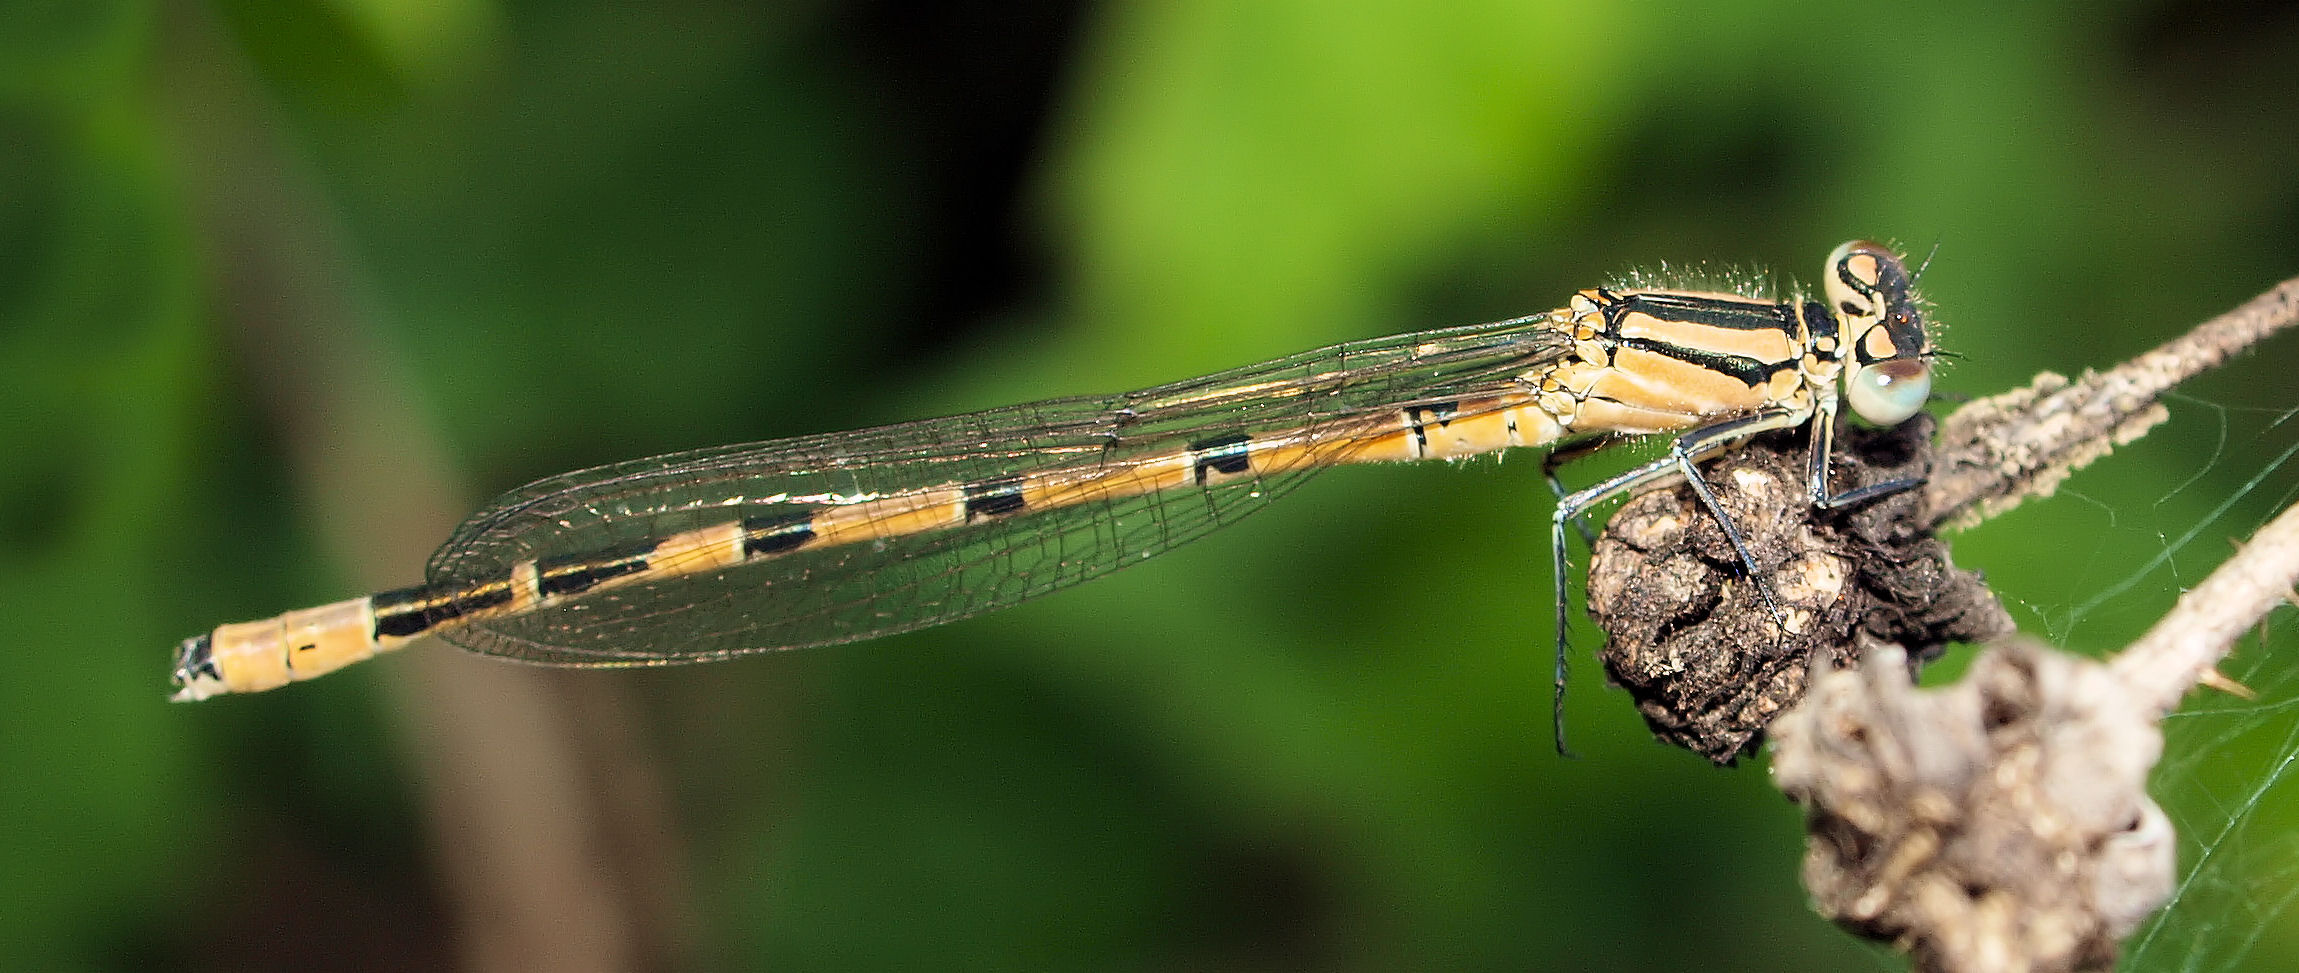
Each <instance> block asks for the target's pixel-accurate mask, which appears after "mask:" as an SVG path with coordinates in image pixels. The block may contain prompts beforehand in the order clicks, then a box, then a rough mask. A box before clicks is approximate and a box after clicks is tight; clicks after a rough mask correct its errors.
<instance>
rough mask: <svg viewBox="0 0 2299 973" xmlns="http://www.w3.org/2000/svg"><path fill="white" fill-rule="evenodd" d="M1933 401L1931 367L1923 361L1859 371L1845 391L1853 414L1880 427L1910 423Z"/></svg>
mask: <svg viewBox="0 0 2299 973" xmlns="http://www.w3.org/2000/svg"><path fill="white" fill-rule="evenodd" d="M1931 397H1932V366H1930V365H1928V364H1925V363H1924V361H1923V359H1920V358H1900V359H1895V360H1892V361H1887V362H1878V363H1876V364H1874V365H1870V366H1868V367H1866V368H1862V369H1859V370H1857V371H1855V372H1853V373H1852V380H1851V381H1849V382H1846V383H1845V388H1844V398H1845V399H1846V400H1847V401H1849V402H1850V403H1851V404H1852V411H1854V412H1857V413H1859V414H1860V418H1862V419H1866V420H1868V421H1869V422H1872V423H1875V424H1876V425H1879V426H1897V425H1899V424H1901V423H1903V422H1906V421H1908V417H1909V416H1913V415H1915V414H1916V413H1917V412H1920V411H1922V410H1923V408H1924V402H1925V401H1926V400H1928V399H1930V398H1931Z"/></svg>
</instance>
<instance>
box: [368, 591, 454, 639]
mask: <svg viewBox="0 0 2299 973" xmlns="http://www.w3.org/2000/svg"><path fill="white" fill-rule="evenodd" d="M435 600H437V599H436V598H434V597H433V595H432V594H431V589H429V588H426V587H422V586H420V585H418V586H416V587H413V588H401V589H399V590H397V591H386V592H384V593H382V594H379V595H374V596H372V597H370V598H368V599H367V607H368V609H369V610H370V611H372V612H374V613H375V631H374V633H373V634H374V636H375V637H376V638H382V637H383V636H386V635H389V636H393V637H396V638H407V637H409V636H413V635H419V634H421V633H422V632H423V631H424V630H425V629H428V628H430V627H431V603H432V602H433V601H435Z"/></svg>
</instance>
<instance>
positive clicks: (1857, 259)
mask: <svg viewBox="0 0 2299 973" xmlns="http://www.w3.org/2000/svg"><path fill="white" fill-rule="evenodd" d="M1825 280H1826V281H1827V293H1828V306H1829V309H1830V311H1831V313H1833V314H1835V315H1836V319H1837V320H1838V321H1839V322H1841V331H1840V333H1841V334H1842V336H1843V339H1844V341H1845V342H1846V343H1847V346H1848V349H1847V350H1848V352H1849V354H1847V355H1846V356H1845V368H1844V399H1845V401H1846V402H1847V403H1848V404H1850V405H1851V406H1852V411H1854V412H1856V413H1859V415H1860V418H1862V419H1866V420H1868V421H1869V422H1872V423H1875V424H1877V425H1879V426H1895V425H1899V424H1900V423H1902V422H1905V421H1907V420H1908V418H1909V417H1910V416H1913V415H1915V414H1916V413H1917V412H1918V411H1921V410H1922V409H1923V408H1924V402H1925V400H1927V399H1929V398H1931V396H1932V365H1931V362H1930V360H1929V357H1928V356H1929V355H1930V354H1931V350H1932V339H1931V336H1930V335H1929V334H1928V333H1927V332H1926V331H1925V329H1924V315H1923V310H1922V308H1921V307H1920V306H1919V304H1918V301H1917V299H1916V288H1915V283H1914V281H1913V280H1912V279H1911V278H1910V276H1909V274H1908V266H1907V264H1906V263H1904V262H1902V261H1901V259H1900V255H1899V254H1896V253H1893V252H1892V250H1891V248H1889V247H1886V246H1884V245H1883V244H1880V243H1870V242H1868V241H1866V240H1854V241H1852V242H1850V243H1847V244H1844V245H1843V246H1840V247H1837V248H1836V252H1835V253H1832V254H1829V255H1828V270H1827V274H1826V276H1825Z"/></svg>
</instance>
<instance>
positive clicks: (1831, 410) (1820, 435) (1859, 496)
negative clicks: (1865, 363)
mask: <svg viewBox="0 0 2299 973" xmlns="http://www.w3.org/2000/svg"><path fill="white" fill-rule="evenodd" d="M1835 447H1836V399H1835V397H1833V396H1830V397H1828V398H1825V399H1822V400H1821V401H1820V404H1819V407H1818V408H1817V409H1815V410H1814V415H1813V418H1812V451H1811V453H1810V454H1808V457H1807V459H1806V462H1805V471H1806V480H1805V484H1804V492H1805V494H1806V495H1807V496H1809V497H1810V498H1811V500H1812V505H1813V506H1814V507H1818V508H1820V509H1822V510H1840V509H1843V508H1845V507H1851V506H1857V505H1859V504H1863V503H1867V502H1868V501H1870V500H1874V499H1876V498H1878V497H1887V496H1891V495H1892V494H1895V493H1899V492H1900V491H1902V490H1909V489H1913V488H1915V487H1918V486H1921V485H1923V482H1924V479H1923V478H1922V477H1915V476H1911V477H1903V478H1901V479H1897V480H1885V481H1884V482H1882V483H1871V484H1868V485H1867V486H1864V487H1854V488H1852V489H1850V490H1846V491H1844V492H1842V493H1830V492H1828V490H1829V483H1828V479H1829V477H1828V473H1829V467H1830V464H1832V463H1833V462H1834V453H1835Z"/></svg>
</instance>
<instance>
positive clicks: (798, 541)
mask: <svg viewBox="0 0 2299 973" xmlns="http://www.w3.org/2000/svg"><path fill="white" fill-rule="evenodd" d="M813 539H814V515H813V514H810V513H807V512H806V511H803V510H796V511H792V512H790V513H780V514H767V515H765V516H761V517H745V518H743V521H742V556H743V557H744V558H745V559H748V558H754V557H765V556H767V555H770V554H781V553H784V552H787V551H795V550H797V549H798V548H800V547H802V546H804V545H805V544H806V542H807V541H811V540H813Z"/></svg>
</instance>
